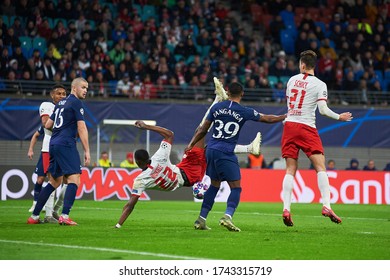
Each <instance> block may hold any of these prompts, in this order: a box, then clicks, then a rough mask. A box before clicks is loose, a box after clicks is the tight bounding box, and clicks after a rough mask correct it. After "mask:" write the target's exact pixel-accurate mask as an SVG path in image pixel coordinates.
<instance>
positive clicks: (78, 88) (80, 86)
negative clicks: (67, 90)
mask: <svg viewBox="0 0 390 280" xmlns="http://www.w3.org/2000/svg"><path fill="white" fill-rule="evenodd" d="M71 87H72V93H73V94H74V95H75V96H76V97H77V98H79V99H85V97H86V96H87V91H88V82H87V80H85V79H84V78H81V77H79V78H76V79H74V80H73V81H72V85H71Z"/></svg>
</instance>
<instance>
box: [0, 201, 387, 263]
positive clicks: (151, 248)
mask: <svg viewBox="0 0 390 280" xmlns="http://www.w3.org/2000/svg"><path fill="white" fill-rule="evenodd" d="M124 204H125V201H104V202H94V201H86V200H77V201H76V202H75V205H74V207H73V209H72V212H71V217H72V219H74V220H75V221H76V222H78V223H79V226H75V227H68V226H59V225H56V224H40V225H27V224H26V221H27V218H28V217H29V216H30V213H28V209H29V208H30V206H31V201H27V200H9V201H1V202H0V259H1V260H61V259H65V260H186V259H189V260H191V259H214V260H229V259H230V260H389V259H390V249H389V248H390V208H389V206H387V205H339V204H337V205H333V209H334V210H335V212H336V213H337V214H338V215H339V216H340V217H341V218H342V219H343V223H342V224H340V225H337V224H334V223H332V222H331V221H330V219H329V218H325V217H323V216H321V205H319V204H293V205H292V214H293V216H292V217H293V220H294V226H293V227H286V226H285V225H284V224H283V222H282V217H281V215H282V204H281V203H240V205H239V207H238V209H237V211H236V214H235V216H234V219H233V221H234V222H235V224H236V225H237V226H238V227H240V228H241V230H242V231H241V232H239V233H237V232H229V231H227V230H226V229H225V228H223V227H221V226H219V225H218V220H219V218H220V217H222V215H223V211H224V209H225V203H216V204H215V205H214V208H213V210H212V211H211V213H210V215H209V217H208V220H207V224H208V226H210V227H211V228H212V229H211V230H210V231H197V230H194V228H193V223H194V221H195V219H196V218H197V216H198V214H199V209H200V203H194V202H177V201H140V202H139V203H138V204H137V206H136V208H135V210H134V212H133V213H132V214H131V215H130V217H129V218H128V220H127V221H126V223H125V224H124V225H123V227H122V228H121V229H115V228H114V225H115V224H116V222H117V220H118V218H119V216H120V214H121V211H122V207H123V205H124ZM41 217H42V218H43V217H44V214H43V213H42V214H41Z"/></svg>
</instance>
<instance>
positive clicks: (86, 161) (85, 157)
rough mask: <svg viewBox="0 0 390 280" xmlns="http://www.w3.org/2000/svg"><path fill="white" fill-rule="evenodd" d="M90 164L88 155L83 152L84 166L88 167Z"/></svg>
mask: <svg viewBox="0 0 390 280" xmlns="http://www.w3.org/2000/svg"><path fill="white" fill-rule="evenodd" d="M90 162H91V156H90V154H89V153H86V152H84V166H88V165H89V163H90Z"/></svg>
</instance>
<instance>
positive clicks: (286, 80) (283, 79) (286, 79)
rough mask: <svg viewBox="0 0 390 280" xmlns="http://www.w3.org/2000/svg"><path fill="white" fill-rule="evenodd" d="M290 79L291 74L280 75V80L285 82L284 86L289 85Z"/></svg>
mask: <svg viewBox="0 0 390 280" xmlns="http://www.w3.org/2000/svg"><path fill="white" fill-rule="evenodd" d="M289 79H290V77H289V76H281V77H279V80H280V81H281V82H282V83H283V86H286V85H287V82H288V80H289Z"/></svg>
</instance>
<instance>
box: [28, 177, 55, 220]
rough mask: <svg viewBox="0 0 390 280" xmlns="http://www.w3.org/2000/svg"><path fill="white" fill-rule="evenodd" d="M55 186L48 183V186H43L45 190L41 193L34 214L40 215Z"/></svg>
mask: <svg viewBox="0 0 390 280" xmlns="http://www.w3.org/2000/svg"><path fill="white" fill-rule="evenodd" d="M54 190H55V188H54V187H53V186H52V185H51V184H50V183H48V184H47V185H46V187H44V188H43V190H42V191H41V192H40V193H39V196H38V200H37V205H36V206H35V209H34V211H33V215H35V216H39V213H41V211H42V208H43V206H45V204H46V201H47V200H48V199H49V196H50V195H51V193H52V192H54Z"/></svg>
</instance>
